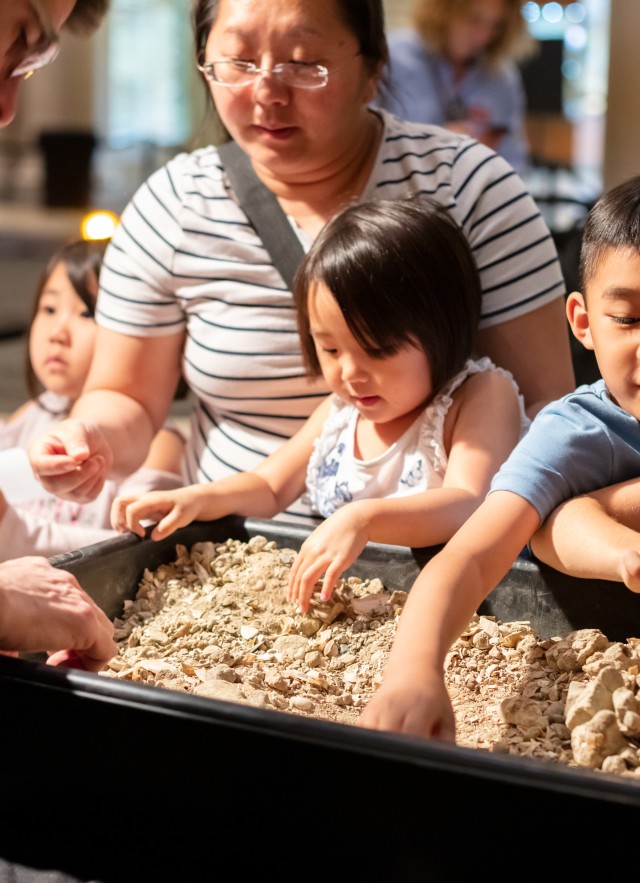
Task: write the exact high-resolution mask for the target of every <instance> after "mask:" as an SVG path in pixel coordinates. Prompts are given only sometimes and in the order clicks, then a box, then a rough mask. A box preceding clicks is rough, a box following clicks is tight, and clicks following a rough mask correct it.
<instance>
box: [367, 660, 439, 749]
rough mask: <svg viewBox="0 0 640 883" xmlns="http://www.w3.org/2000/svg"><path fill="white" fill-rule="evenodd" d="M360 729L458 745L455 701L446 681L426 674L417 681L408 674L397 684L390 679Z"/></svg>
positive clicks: (374, 697)
mask: <svg viewBox="0 0 640 883" xmlns="http://www.w3.org/2000/svg"><path fill="white" fill-rule="evenodd" d="M358 726H361V727H369V728H371V729H373V730H391V731H394V732H397V733H404V734H405V735H407V736H419V737H422V738H424V739H440V740H442V741H443V742H454V743H455V741H456V725H455V718H454V714H453V707H452V705H451V699H450V698H449V694H448V692H447V689H446V687H445V683H444V678H443V677H442V676H437V675H433V676H429V675H426V674H422V675H421V676H420V677H419V678H418V679H417V678H416V677H415V676H414V677H412V676H411V675H410V674H409V673H408V672H407V673H405V674H404V675H403V676H400V677H398V676H397V677H396V678H395V680H394V678H392V677H386V678H385V679H384V680H383V682H382V684H381V685H380V687H378V689H377V691H376V692H375V693H374V695H373V697H372V699H370V700H369V702H368V703H367V705H366V707H365V709H364V710H363V712H362V714H361V715H360V718H359V719H358Z"/></svg>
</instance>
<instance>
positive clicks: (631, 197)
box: [579, 175, 640, 296]
mask: <svg viewBox="0 0 640 883" xmlns="http://www.w3.org/2000/svg"><path fill="white" fill-rule="evenodd" d="M611 248H615V249H621V248H626V249H629V250H630V251H634V252H636V253H640V175H635V176H634V177H633V178H628V179H627V180H626V181H624V182H623V183H622V184H619V185H618V186H617V187H614V188H613V189H612V190H609V192H608V193H605V194H604V195H603V196H601V197H600V199H599V200H598V201H597V202H596V203H595V205H593V206H592V208H591V209H590V211H589V214H588V215H587V219H586V221H585V224H584V230H583V232H582V244H581V246H580V265H579V275H580V289H581V291H582V293H583V295H585V296H586V289H587V286H588V284H589V282H590V281H591V279H592V278H593V277H594V276H595V274H596V273H597V271H598V266H599V265H600V261H601V260H602V258H603V257H604V256H605V254H606V252H607V251H608V250H609V249H611Z"/></svg>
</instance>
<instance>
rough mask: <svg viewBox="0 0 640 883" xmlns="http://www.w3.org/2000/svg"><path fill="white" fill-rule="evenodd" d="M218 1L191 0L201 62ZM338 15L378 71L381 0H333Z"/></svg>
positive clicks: (383, 58)
mask: <svg viewBox="0 0 640 883" xmlns="http://www.w3.org/2000/svg"><path fill="white" fill-rule="evenodd" d="M220 2H221V0H192V4H191V24H192V28H193V39H194V50H195V57H196V61H197V62H198V63H202V61H203V53H204V50H205V47H206V45H207V40H208V39H209V32H210V31H211V28H212V27H213V25H214V24H215V21H216V19H217V17H218V13H219V10H220ZM335 3H336V6H337V8H338V12H339V13H340V15H341V16H342V18H343V20H344V22H345V24H346V26H347V27H348V28H349V30H350V31H352V33H353V34H354V36H355V37H356V38H357V40H358V43H359V45H360V52H361V54H362V55H363V56H364V58H365V59H366V60H367V63H368V65H369V69H370V71H371V72H372V73H373V72H375V71H376V70H379V69H382V67H383V66H384V65H385V64H386V63H387V61H388V58H389V49H388V47H387V37H386V34H385V27H384V7H383V5H382V0H335ZM205 87H206V96H207V103H210V104H212V103H213V100H212V98H211V92H210V90H209V88H208V86H207V85H206V83H205Z"/></svg>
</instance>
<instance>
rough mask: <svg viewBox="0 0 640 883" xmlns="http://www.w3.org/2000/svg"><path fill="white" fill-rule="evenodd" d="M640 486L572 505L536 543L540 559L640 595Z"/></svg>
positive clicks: (631, 484)
mask: <svg viewBox="0 0 640 883" xmlns="http://www.w3.org/2000/svg"><path fill="white" fill-rule="evenodd" d="M638 531H640V481H639V480H638V479H633V480H631V481H625V482H621V483H619V484H616V485H612V486H611V487H606V488H601V489H600V490H597V491H593V492H592V493H590V494H586V495H584V496H580V497H574V498H573V499H571V500H567V501H566V502H565V503H562V505H560V506H558V508H557V509H556V510H555V511H554V512H552V513H551V515H550V516H549V517H548V518H547V519H546V521H545V522H544V523H543V524H542V526H541V527H540V529H539V530H538V531H537V532H536V533H535V534H534V535H533V537H532V539H531V548H532V549H533V552H534V553H535V555H536V556H537V557H538V558H539V559H540V561H544V562H545V564H549V565H550V566H551V567H554V568H555V569H556V570H559V571H561V572H562V573H567V574H570V575H572V576H576V577H581V578H583V579H606V580H612V581H614V582H623V583H624V584H625V585H626V586H627V587H628V588H629V589H631V590H632V591H634V592H640V533H638Z"/></svg>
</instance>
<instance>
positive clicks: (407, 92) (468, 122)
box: [377, 0, 536, 176]
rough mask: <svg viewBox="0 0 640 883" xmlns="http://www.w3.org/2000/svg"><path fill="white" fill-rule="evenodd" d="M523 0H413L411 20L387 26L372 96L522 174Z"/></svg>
mask: <svg viewBox="0 0 640 883" xmlns="http://www.w3.org/2000/svg"><path fill="white" fill-rule="evenodd" d="M521 7H522V3H521V2H520V0H414V6H413V16H412V17H413V27H412V28H402V29H399V30H396V31H393V32H391V33H390V34H389V38H388V43H389V66H388V71H387V82H386V84H385V83H384V82H383V85H382V87H381V90H380V94H379V97H378V100H377V103H378V104H379V105H380V106H382V107H385V108H386V109H387V110H390V111H391V112H392V113H395V114H396V115H397V116H400V117H402V118H403V119H408V120H412V121H414V122H419V123H436V124H437V125H441V126H445V127H446V128H448V129H451V130H453V131H455V132H461V133H463V134H467V135H471V136H472V137H473V138H476V139H477V140H478V141H481V142H483V143H484V144H486V145H488V146H489V147H491V148H492V149H493V150H495V151H497V152H498V153H500V154H501V155H502V156H504V157H505V159H507V160H508V161H509V162H510V163H511V165H512V166H513V167H514V168H515V170H516V171H517V172H518V173H519V174H520V175H521V176H522V175H523V174H524V173H525V171H526V169H527V162H528V153H529V148H528V144H527V137H526V131H525V112H526V95H525V90H524V84H523V81H522V76H521V74H520V69H519V67H518V64H517V62H519V61H521V60H523V59H525V58H527V57H529V56H530V55H531V54H533V53H534V52H535V50H536V42H535V40H534V39H533V38H532V37H531V35H530V34H529V31H528V28H527V24H526V22H525V20H524V18H523V17H522V13H521Z"/></svg>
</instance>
